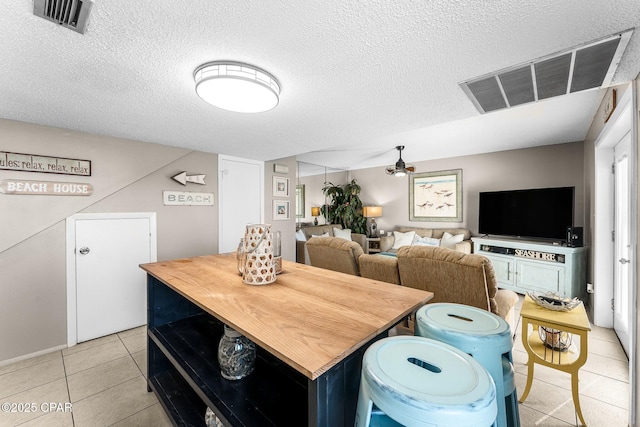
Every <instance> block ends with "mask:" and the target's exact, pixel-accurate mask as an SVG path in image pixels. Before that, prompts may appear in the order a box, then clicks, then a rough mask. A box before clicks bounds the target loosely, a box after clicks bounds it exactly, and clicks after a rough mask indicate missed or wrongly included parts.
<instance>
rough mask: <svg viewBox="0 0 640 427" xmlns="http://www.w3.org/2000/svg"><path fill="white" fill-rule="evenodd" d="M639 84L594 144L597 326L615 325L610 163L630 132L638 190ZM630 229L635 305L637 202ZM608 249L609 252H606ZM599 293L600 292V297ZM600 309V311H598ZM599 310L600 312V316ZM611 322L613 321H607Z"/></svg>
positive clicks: (633, 393) (634, 349)
mask: <svg viewBox="0 0 640 427" xmlns="http://www.w3.org/2000/svg"><path fill="white" fill-rule="evenodd" d="M636 90H637V88H636V84H635V82H634V81H632V82H631V83H630V84H629V86H628V88H627V90H625V92H624V93H623V95H622V97H621V99H620V102H619V103H618V105H617V106H616V108H615V110H614V111H613V114H612V115H611V118H610V119H609V121H608V122H607V123H606V124H605V126H604V127H603V129H602V131H601V132H600V135H598V137H597V138H596V141H595V143H594V146H595V173H594V175H595V194H594V196H595V203H594V212H592V216H593V217H594V224H593V228H594V232H593V247H594V254H593V257H592V262H593V279H594V282H595V283H596V289H597V290H596V294H595V295H594V296H595V297H596V298H594V305H595V307H594V323H595V324H596V325H597V326H603V327H607V328H613V309H611V310H610V313H611V315H610V316H603V315H601V313H602V312H604V311H606V310H605V308H606V307H607V306H608V305H609V301H610V299H611V298H613V268H614V265H613V264H614V259H613V253H614V250H613V241H612V239H611V231H612V230H613V220H614V218H613V185H614V183H613V174H612V173H611V165H612V163H613V162H614V154H613V147H614V146H615V144H616V143H617V142H618V141H620V140H621V139H622V137H623V136H624V135H625V134H626V133H628V132H631V153H630V154H631V157H630V159H631V161H632V163H631V164H630V165H629V166H630V168H631V171H632V172H631V186H632V188H633V189H636V190H637V189H638V166H639V165H638V164H637V159H638V148H637V144H638V143H637V141H638V118H637V117H636V111H638V100H637V99H636ZM631 218H632V220H631V229H630V230H629V231H630V242H631V247H632V249H631V250H632V254H633V259H632V262H633V263H634V264H633V265H634V267H633V270H632V284H631V298H632V307H637V304H638V288H637V287H638V277H637V274H636V271H637V262H638V258H637V246H638V227H637V218H638V211H637V208H636V204H635V203H632V204H631ZM607 251H610V252H608V253H607ZM607 281H608V282H610V283H611V286H610V287H607V286H605V287H602V286H601V289H599V290H598V286H597V283H607ZM598 292H600V293H601V295H600V298H597V296H598ZM599 308H600V311H599ZM599 313H600V315H599ZM639 319H640V318H639V316H638V314H637V310H632V312H631V319H630V325H629V335H630V342H629V354H627V357H628V358H629V420H628V421H629V425H636V424H635V420H636V417H637V411H638V407H637V405H636V400H637V399H638V397H639V396H638V394H639V390H638V387H639V385H640V384H639V383H638V372H637V368H638V362H637V360H638V339H637V331H638V326H637V323H638V320H639ZM608 322H610V323H608Z"/></svg>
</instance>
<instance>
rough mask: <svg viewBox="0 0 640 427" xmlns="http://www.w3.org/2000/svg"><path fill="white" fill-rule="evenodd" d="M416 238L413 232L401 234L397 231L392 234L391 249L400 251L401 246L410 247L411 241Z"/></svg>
mask: <svg viewBox="0 0 640 427" xmlns="http://www.w3.org/2000/svg"><path fill="white" fill-rule="evenodd" d="M415 237H416V232H415V231H407V232H406V233H401V232H399V231H394V232H393V246H392V247H391V249H400V247H401V246H411V243H413V239H414V238H415Z"/></svg>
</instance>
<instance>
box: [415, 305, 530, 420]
mask: <svg viewBox="0 0 640 427" xmlns="http://www.w3.org/2000/svg"><path fill="white" fill-rule="evenodd" d="M415 334H416V335H418V336H421V337H425V338H430V339H434V340H438V341H442V342H444V343H447V344H449V345H452V346H453V347H455V348H457V349H459V350H462V351H463V352H465V353H467V354H469V355H471V356H472V357H473V358H474V359H475V360H476V361H478V363H480V364H481V365H482V366H483V367H484V368H485V369H486V370H487V371H488V372H489V374H490V375H491V377H492V378H493V380H494V383H495V386H496V393H497V399H498V418H497V425H498V427H519V426H520V418H519V411H518V406H517V401H516V400H517V396H516V384H515V378H514V373H513V362H512V360H513V359H512V355H511V350H512V347H513V342H512V336H511V328H510V327H509V324H508V323H507V322H506V321H505V320H504V319H502V318H501V317H499V316H497V315H495V314H493V313H491V312H489V311H486V310H482V309H480V308H477V307H471V306H468V305H463V304H454V303H435V304H428V305H425V306H423V307H420V309H418V311H417V312H416V322H415Z"/></svg>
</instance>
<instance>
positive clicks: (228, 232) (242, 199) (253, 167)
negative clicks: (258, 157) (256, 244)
mask: <svg viewBox="0 0 640 427" xmlns="http://www.w3.org/2000/svg"><path fill="white" fill-rule="evenodd" d="M218 160H219V161H218V171H219V176H220V177H219V179H218V183H219V184H218V187H219V190H218V194H219V200H220V203H219V209H220V239H219V252H220V253H226V252H233V251H235V250H236V249H237V248H238V243H239V242H240V239H241V238H242V237H244V232H245V229H246V225H247V224H260V223H262V222H263V218H264V214H263V212H264V203H263V197H264V163H263V162H259V161H255V160H247V159H238V158H234V157H226V156H218Z"/></svg>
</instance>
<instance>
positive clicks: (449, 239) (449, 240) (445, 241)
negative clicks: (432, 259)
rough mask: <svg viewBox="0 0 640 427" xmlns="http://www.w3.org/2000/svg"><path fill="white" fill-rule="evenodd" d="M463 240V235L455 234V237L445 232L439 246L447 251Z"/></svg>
mask: <svg viewBox="0 0 640 427" xmlns="http://www.w3.org/2000/svg"><path fill="white" fill-rule="evenodd" d="M463 240H464V234H456V235H455V236H454V235H452V234H451V233H447V232H446V231H445V232H444V233H442V241H441V242H440V246H442V247H443V248H447V249H455V248H456V244H457V243H460V242H462V241H463Z"/></svg>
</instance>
